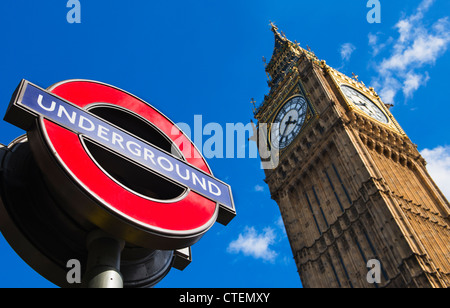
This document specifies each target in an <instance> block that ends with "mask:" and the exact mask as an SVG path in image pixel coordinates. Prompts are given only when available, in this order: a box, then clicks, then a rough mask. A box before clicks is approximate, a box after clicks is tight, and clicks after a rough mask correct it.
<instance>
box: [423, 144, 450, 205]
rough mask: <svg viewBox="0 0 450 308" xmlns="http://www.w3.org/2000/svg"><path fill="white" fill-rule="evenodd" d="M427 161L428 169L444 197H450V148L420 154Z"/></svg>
mask: <svg viewBox="0 0 450 308" xmlns="http://www.w3.org/2000/svg"><path fill="white" fill-rule="evenodd" d="M420 154H422V156H423V158H425V160H426V161H427V163H428V164H427V169H428V172H429V173H430V175H431V177H432V178H433V180H434V181H435V182H436V184H437V185H438V186H439V188H440V189H441V190H442V192H443V193H444V195H445V196H446V197H447V199H449V197H450V146H445V147H444V146H438V147H436V148H434V149H431V150H430V149H424V150H423V151H421V152H420Z"/></svg>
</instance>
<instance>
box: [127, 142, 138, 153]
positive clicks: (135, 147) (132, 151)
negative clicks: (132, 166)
mask: <svg viewBox="0 0 450 308" xmlns="http://www.w3.org/2000/svg"><path fill="white" fill-rule="evenodd" d="M132 145H133V146H134V147H133V148H131V146H132ZM126 147H127V149H128V151H130V153H131V154H133V155H136V156H141V154H142V152H141V146H140V145H139V144H137V143H136V142H133V141H127V143H126Z"/></svg>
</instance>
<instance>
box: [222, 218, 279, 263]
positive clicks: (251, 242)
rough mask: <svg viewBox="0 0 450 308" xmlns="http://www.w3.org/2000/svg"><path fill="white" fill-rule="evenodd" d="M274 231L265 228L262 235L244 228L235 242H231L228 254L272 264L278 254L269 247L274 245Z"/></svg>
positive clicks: (251, 229) (254, 230)
mask: <svg viewBox="0 0 450 308" xmlns="http://www.w3.org/2000/svg"><path fill="white" fill-rule="evenodd" d="M275 239H276V234H275V231H274V230H273V229H272V228H270V227H267V228H265V229H264V230H263V232H262V233H258V232H257V231H256V229H255V228H254V227H245V229H244V232H243V233H241V234H239V237H238V238H237V240H235V241H232V242H231V243H230V244H229V245H228V248H227V251H228V252H229V253H235V254H237V253H243V254H244V255H245V256H251V257H253V258H255V259H262V260H264V261H268V262H272V263H273V262H274V261H275V258H276V257H277V255H278V253H276V252H275V251H274V250H273V249H272V248H271V247H270V246H271V245H273V244H274V243H275Z"/></svg>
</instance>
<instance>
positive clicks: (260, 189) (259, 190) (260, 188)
mask: <svg viewBox="0 0 450 308" xmlns="http://www.w3.org/2000/svg"><path fill="white" fill-rule="evenodd" d="M254 189H255V191H257V192H263V191H264V186H261V185H255V188H254Z"/></svg>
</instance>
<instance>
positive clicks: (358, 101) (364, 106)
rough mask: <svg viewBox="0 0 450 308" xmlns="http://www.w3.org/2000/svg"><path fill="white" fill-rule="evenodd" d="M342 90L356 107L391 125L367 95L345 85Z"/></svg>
mask: <svg viewBox="0 0 450 308" xmlns="http://www.w3.org/2000/svg"><path fill="white" fill-rule="evenodd" d="M341 90H342V92H343V93H344V94H345V96H347V98H348V99H349V100H350V101H351V102H352V103H353V104H354V105H356V106H357V107H358V108H359V109H361V110H362V111H364V112H365V113H367V114H368V115H369V116H371V117H372V118H374V119H376V120H378V121H380V122H382V123H386V124H387V123H389V120H388V118H387V117H386V115H385V114H384V113H383V111H381V109H380V108H379V107H378V106H377V105H375V103H374V102H372V101H371V100H370V99H369V98H367V97H366V96H365V95H363V94H362V93H360V92H358V91H356V90H355V89H353V88H351V87H349V86H345V85H343V86H341Z"/></svg>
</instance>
